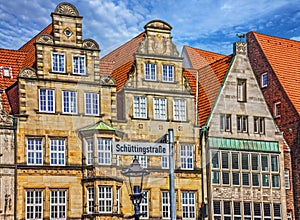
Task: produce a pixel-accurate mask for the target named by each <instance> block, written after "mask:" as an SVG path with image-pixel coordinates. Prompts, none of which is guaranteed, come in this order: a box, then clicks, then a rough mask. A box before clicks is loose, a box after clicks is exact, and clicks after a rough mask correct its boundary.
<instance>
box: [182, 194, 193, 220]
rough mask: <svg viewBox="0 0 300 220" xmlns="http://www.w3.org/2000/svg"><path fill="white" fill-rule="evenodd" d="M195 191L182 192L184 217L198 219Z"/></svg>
mask: <svg viewBox="0 0 300 220" xmlns="http://www.w3.org/2000/svg"><path fill="white" fill-rule="evenodd" d="M195 204H196V203H195V193H193V192H182V219H196V207H195Z"/></svg>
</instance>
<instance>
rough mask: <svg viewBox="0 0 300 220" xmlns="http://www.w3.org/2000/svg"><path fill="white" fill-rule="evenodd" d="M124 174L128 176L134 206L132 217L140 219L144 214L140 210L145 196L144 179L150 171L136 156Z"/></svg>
mask: <svg viewBox="0 0 300 220" xmlns="http://www.w3.org/2000/svg"><path fill="white" fill-rule="evenodd" d="M122 174H123V175H124V176H126V177H127V178H128V182H129V187H128V188H129V189H128V190H129V191H130V192H129V193H130V194H129V196H130V200H131V201H132V204H133V206H134V215H133V216H132V218H134V219H135V220H138V219H139V218H140V216H141V215H143V214H144V213H141V212H140V204H141V202H142V199H143V197H144V194H143V193H142V190H143V180H144V177H145V176H147V175H148V174H149V171H147V170H145V169H144V168H143V167H141V166H140V164H139V161H138V160H137V159H136V158H134V159H133V161H132V163H131V164H130V166H129V167H128V168H127V169H125V170H123V171H122Z"/></svg>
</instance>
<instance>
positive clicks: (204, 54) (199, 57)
mask: <svg viewBox="0 0 300 220" xmlns="http://www.w3.org/2000/svg"><path fill="white" fill-rule="evenodd" d="M182 53H186V54H187V57H186V58H187V59H188V61H187V62H188V63H189V64H190V65H191V68H193V69H200V68H202V67H204V66H207V65H208V64H210V63H213V62H215V61H217V60H219V59H222V58H224V57H225V55H222V54H218V53H214V52H210V51H206V50H201V49H198V48H193V47H190V46H184V47H183V50H182Z"/></svg>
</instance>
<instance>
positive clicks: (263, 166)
mask: <svg viewBox="0 0 300 220" xmlns="http://www.w3.org/2000/svg"><path fill="white" fill-rule="evenodd" d="M260 159H261V170H262V171H269V163H268V162H269V157H268V155H265V154H262V155H260Z"/></svg>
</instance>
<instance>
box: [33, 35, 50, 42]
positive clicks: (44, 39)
mask: <svg viewBox="0 0 300 220" xmlns="http://www.w3.org/2000/svg"><path fill="white" fill-rule="evenodd" d="M36 42H37V43H42V44H53V37H52V36H51V35H49V34H41V35H39V36H38V38H37V39H36Z"/></svg>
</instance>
